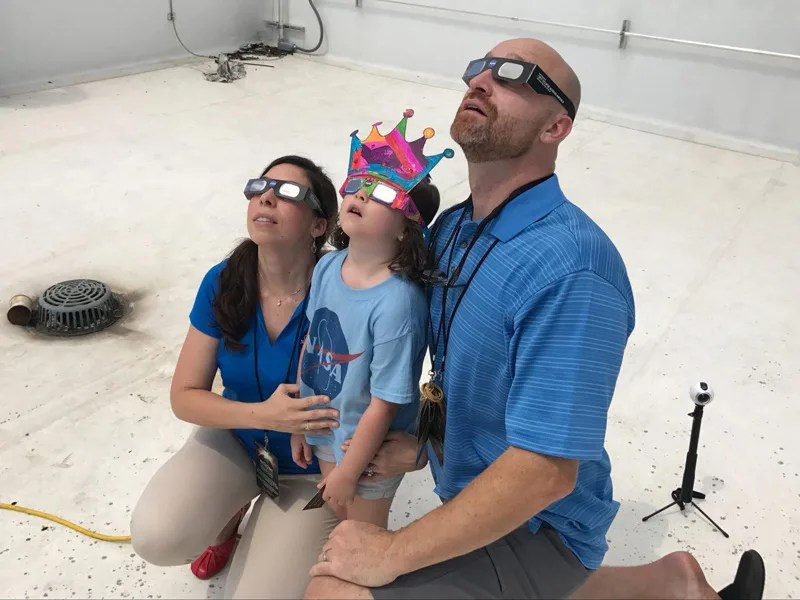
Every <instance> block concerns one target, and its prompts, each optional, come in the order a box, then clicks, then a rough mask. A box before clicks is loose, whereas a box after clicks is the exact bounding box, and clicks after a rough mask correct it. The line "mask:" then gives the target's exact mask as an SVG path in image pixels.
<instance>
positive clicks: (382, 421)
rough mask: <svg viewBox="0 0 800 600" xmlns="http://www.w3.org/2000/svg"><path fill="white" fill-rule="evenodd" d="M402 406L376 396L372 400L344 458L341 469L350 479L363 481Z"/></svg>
mask: <svg viewBox="0 0 800 600" xmlns="http://www.w3.org/2000/svg"><path fill="white" fill-rule="evenodd" d="M400 406H401V405H400V404H395V403H393V402H386V400H381V399H380V398H377V397H376V396H373V397H372V400H371V401H370V403H369V406H368V407H367V410H366V411H364V414H363V415H362V416H361V419H360V420H359V422H358V426H357V427H356V431H355V433H354V434H353V439H352V441H351V442H350V448H348V450H347V452H346V453H345V455H344V458H342V462H341V464H340V465H339V467H338V468H339V469H341V470H342V471H343V473H344V474H347V476H348V479H349V478H351V477H352V478H353V479H354V480H355V481H356V482H357V481H358V480H359V479H361V476H362V475H363V474H364V471H366V470H367V467H368V466H369V462H370V461H371V460H372V458H373V457H374V456H375V454H376V453H377V452H378V448H380V447H381V444H382V443H383V440H384V439H385V438H386V434H387V433H389V426H390V425H391V424H392V420H393V419H394V417H395V415H396V414H397V411H398V410H400Z"/></svg>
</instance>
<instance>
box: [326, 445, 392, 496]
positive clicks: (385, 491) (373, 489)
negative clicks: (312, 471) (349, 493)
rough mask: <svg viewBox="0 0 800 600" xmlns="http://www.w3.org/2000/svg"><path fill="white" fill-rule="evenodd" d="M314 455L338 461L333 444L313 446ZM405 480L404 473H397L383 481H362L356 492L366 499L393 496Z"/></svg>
mask: <svg viewBox="0 0 800 600" xmlns="http://www.w3.org/2000/svg"><path fill="white" fill-rule="evenodd" d="M312 448H313V449H314V456H316V457H317V458H318V459H319V460H324V461H325V462H329V463H336V455H335V454H334V453H333V448H332V447H331V446H312ZM401 481H403V475H396V476H394V477H390V478H389V479H383V480H381V481H362V482H360V483H359V484H358V489H357V490H356V494H357V495H358V496H359V497H360V498H363V499H364V500H381V499H383V498H393V497H394V495H395V494H396V493H397V488H399V487H400V482H401Z"/></svg>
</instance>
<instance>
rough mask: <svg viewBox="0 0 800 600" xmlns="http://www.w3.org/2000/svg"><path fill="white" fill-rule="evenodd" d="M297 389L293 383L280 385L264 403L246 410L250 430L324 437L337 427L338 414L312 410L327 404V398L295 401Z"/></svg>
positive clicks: (328, 400)
mask: <svg viewBox="0 0 800 600" xmlns="http://www.w3.org/2000/svg"><path fill="white" fill-rule="evenodd" d="M299 392H300V386H299V385H296V384H293V383H282V384H281V385H279V386H278V388H277V389H276V390H275V392H274V393H273V394H272V396H270V397H269V398H268V399H266V400H264V401H263V402H254V403H251V404H247V405H246V406H247V407H248V409H249V410H250V420H251V421H252V426H251V428H252V429H269V430H271V431H283V432H286V433H303V434H305V433H314V434H320V435H325V434H328V433H330V432H331V429H334V428H336V427H338V426H339V423H338V421H337V419H338V418H339V411H337V410H335V409H333V408H316V409H314V410H306V409H307V408H309V407H311V406H317V405H320V404H327V403H328V402H330V398H328V397H327V396H308V397H307V398H295V397H294V395H295V394H297V393H299Z"/></svg>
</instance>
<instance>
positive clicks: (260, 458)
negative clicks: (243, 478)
mask: <svg viewBox="0 0 800 600" xmlns="http://www.w3.org/2000/svg"><path fill="white" fill-rule="evenodd" d="M264 441H265V444H266V439H265V440H264ZM256 458H257V461H256V483H257V484H258V489H260V490H261V491H262V492H263V493H264V494H266V495H267V496H269V497H270V498H277V497H278V494H280V480H279V478H278V459H277V458H276V457H275V455H274V454H273V453H272V452H270V451H269V450H268V449H267V447H265V446H262V445H261V444H258V443H256Z"/></svg>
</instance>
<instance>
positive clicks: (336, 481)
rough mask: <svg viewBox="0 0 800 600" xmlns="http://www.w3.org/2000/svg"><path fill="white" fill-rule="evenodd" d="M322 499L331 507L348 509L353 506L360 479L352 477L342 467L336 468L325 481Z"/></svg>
mask: <svg viewBox="0 0 800 600" xmlns="http://www.w3.org/2000/svg"><path fill="white" fill-rule="evenodd" d="M324 485H325V491H324V492H323V494H322V499H323V500H325V502H327V503H328V504H330V505H331V506H334V507H336V506H342V507H347V506H350V505H351V504H353V498H355V495H356V489H357V488H358V477H354V476H352V475H350V474H349V473H348V472H347V471H346V470H345V469H342V468H341V467H340V466H337V467H334V469H333V471H331V472H330V473H329V474H328V476H327V477H326V478H325V481H324Z"/></svg>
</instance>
